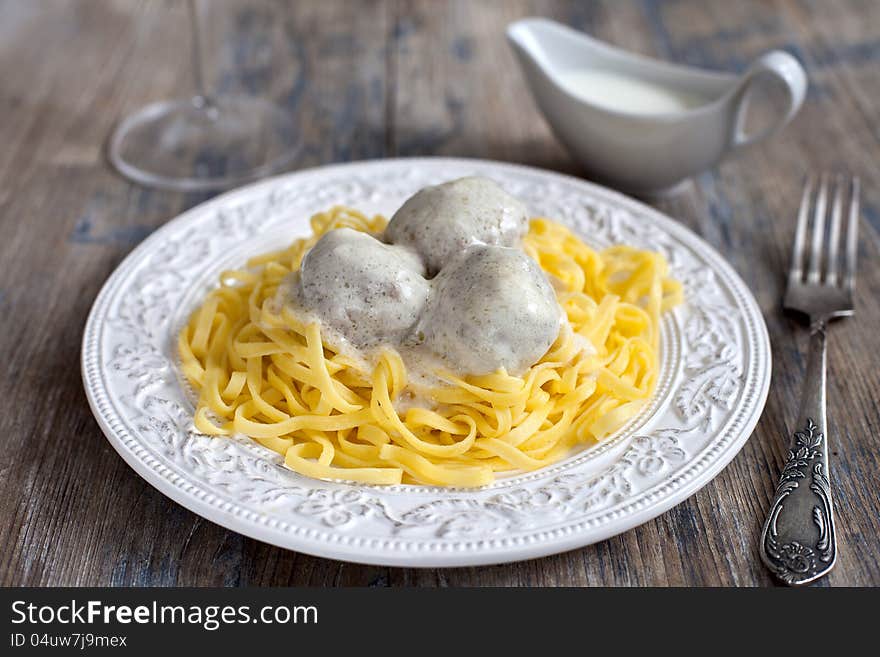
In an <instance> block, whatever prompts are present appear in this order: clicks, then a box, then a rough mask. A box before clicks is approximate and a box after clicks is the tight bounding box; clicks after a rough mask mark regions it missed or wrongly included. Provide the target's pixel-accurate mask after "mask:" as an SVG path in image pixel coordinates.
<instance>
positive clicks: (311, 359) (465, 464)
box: [179, 207, 682, 487]
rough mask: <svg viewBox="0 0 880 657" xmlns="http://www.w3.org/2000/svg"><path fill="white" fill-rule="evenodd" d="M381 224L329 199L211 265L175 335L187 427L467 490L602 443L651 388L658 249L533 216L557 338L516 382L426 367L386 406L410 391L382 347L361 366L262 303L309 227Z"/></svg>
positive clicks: (301, 460)
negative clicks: (294, 234) (554, 301)
mask: <svg viewBox="0 0 880 657" xmlns="http://www.w3.org/2000/svg"><path fill="white" fill-rule="evenodd" d="M385 224H386V220H385V219H384V218H383V217H381V216H374V217H372V218H369V217H367V216H365V215H363V214H361V213H360V212H357V211H355V210H352V209H349V208H344V207H335V208H333V209H332V210H330V211H329V212H323V213H319V214H316V215H315V216H314V217H312V219H311V225H312V230H313V235H312V236H311V237H308V238H304V239H298V240H296V241H295V242H294V243H293V244H292V245H291V246H290V247H289V248H287V249H286V250H283V251H277V252H274V253H268V254H265V255H261V256H257V257H255V258H252V259H251V260H250V261H248V263H247V267H246V268H245V269H240V270H234V271H225V272H223V273H222V274H221V275H220V287H218V288H216V289H215V290H213V291H212V292H211V293H210V294H209V295H208V297H207V299H206V300H205V302H204V303H203V305H202V306H201V307H200V308H199V309H198V310H196V311H195V313H193V315H192V317H191V319H190V320H189V323H188V324H187V326H186V327H185V328H184V329H183V330H182V331H181V333H180V337H179V350H180V356H181V359H182V364H183V373H184V374H185V376H186V378H187V379H188V380H189V381H190V383H191V384H192V385H193V386H194V387H195V389H196V390H197V391H198V392H199V401H198V406H197V410H196V412H195V420H194V421H195V426H196V428H197V429H198V430H199V431H201V432H203V433H205V434H208V435H217V436H221V435H231V434H244V435H247V436H250V437H251V438H253V439H254V440H256V441H257V442H259V443H260V444H262V445H264V446H266V447H268V448H270V449H272V450H274V451H276V452H278V453H279V454H282V455H283V456H284V460H285V463H286V465H287V466H288V467H290V468H291V469H293V470H295V471H296V472H299V473H302V474H304V475H308V476H310V477H315V478H319V479H341V480H349V481H359V482H365V483H370V484H400V483H418V484H428V485H437V486H455V487H472V486H481V485H484V484H488V483H491V482H492V481H493V480H494V477H495V474H494V473H496V472H501V471H505V470H512V469H520V470H534V469H536V468H540V467H542V466H545V465H548V464H550V463H553V462H554V461H556V460H558V459H560V458H561V457H563V456H565V455H566V454H568V453H569V452H570V451H571V449H572V447H573V446H575V445H576V444H579V443H591V442H594V441H599V440H602V439H603V438H604V437H606V436H608V435H609V434H611V433H612V432H614V431H615V430H617V429H618V428H619V427H620V426H621V425H622V424H623V423H624V422H626V421H627V420H628V419H629V418H631V417H632V416H633V415H635V414H636V413H637V412H638V411H639V409H640V408H641V407H642V406H643V404H644V403H645V402H646V401H647V399H648V398H649V397H650V395H651V393H652V391H653V388H654V384H655V382H656V378H657V370H658V347H659V331H660V316H661V314H662V313H663V312H664V311H666V310H668V309H669V308H671V307H673V306H675V305H676V304H678V303H680V302H681V300H682V289H681V285H680V284H679V283H678V282H677V281H674V280H672V279H670V278H668V277H667V264H666V262H665V260H664V259H663V257H662V256H661V255H659V254H657V253H652V252H649V251H642V250H638V249H635V248H632V247H628V246H612V247H610V248H607V249H604V250H603V251H594V250H593V249H591V248H589V247H587V246H586V245H585V244H583V243H582V242H581V241H580V240H579V239H578V238H577V237H575V236H574V235H573V234H572V233H571V232H570V231H569V230H568V229H567V228H565V227H564V226H562V225H560V224H557V223H554V222H552V221H550V220H548V219H543V218H539V219H533V220H532V221H531V223H530V227H529V232H528V234H527V235H526V237H525V238H524V249H525V251H526V253H528V254H529V255H530V256H531V257H532V258H534V259H535V260H536V261H537V262H538V263H539V264H540V265H541V267H542V268H543V270H544V271H545V272H546V273H547V274H548V275H549V276H550V277H551V280H553V281H554V285H555V287H556V290H557V298H558V301H559V304H560V306H561V307H562V308H563V309H564V311H565V314H566V315H567V318H568V322H567V323H566V322H563V328H562V329H561V331H560V333H559V336H558V337H557V339H556V341H555V343H554V344H553V345H552V346H551V347H550V349H549V350H548V352H547V353H546V354H545V355H544V357H543V358H541V360H540V361H539V362H538V363H536V364H535V365H534V366H532V367H531V368H530V369H529V370H528V371H527V372H525V374H523V375H522V376H511V375H509V374H507V373H506V372H504V371H499V372H496V373H495V374H490V375H485V376H467V377H463V378H461V377H457V376H455V375H453V374H450V373H448V372H438V377H439V379H440V380H441V381H442V382H443V383H442V384H439V385H436V386H432V387H430V388H429V389H427V390H418V391H417V392H418V396H417V397H416V399H421V400H425V401H424V403H423V404H422V405H421V406H420V405H418V404H407V405H406V410H405V411H403V410H402V411H401V412H400V413H398V412H397V411H396V410H395V402H396V401H398V400H399V399H402V398H411V397H412V395H413V386H412V384H410V385H408V383H407V370H406V367H405V366H404V363H403V360H402V359H401V357H400V355H399V354H398V353H397V352H396V351H394V350H393V349H390V348H389V349H384V350H382V351H381V352H380V354H379V356H378V358H377V362H376V363H375V365H374V366H373V369H372V371H371V372H369V371H364V366H363V364H362V363H360V362H357V361H355V360H354V359H352V358H350V357H347V356H346V355H344V354H342V353H337V352H335V351H334V350H333V349H331V348H329V347H328V346H327V345H325V344H323V342H322V340H321V333H320V328H319V325H318V324H315V323H311V324H308V325H306V324H303V323H302V322H301V321H300V320H299V319H298V318H297V317H296V316H295V315H294V313H293V312H292V311H291V309H290V308H288V307H286V306H285V305H284V304H278V303H277V302H276V300H275V297H276V292H277V291H278V288H279V286H281V285H283V284H286V283H287V281H286V280H285V279H286V277H287V276H288V275H289V274H290V273H291V272H293V271H295V270H298V269H299V266H300V262H301V260H302V257H303V255H304V254H305V253H306V252H307V251H308V250H309V249H310V248H311V247H312V245H314V244H315V242H316V241H317V240H318V238H319V237H320V236H321V235H323V234H324V233H326V232H327V231H329V230H333V229H336V228H342V227H349V228H353V229H356V230H361V231H367V232H370V233H374V234H377V233H380V232H381V231H382V230H383V229H384V227H385ZM422 406H424V407H422ZM401 408H402V406H401Z"/></svg>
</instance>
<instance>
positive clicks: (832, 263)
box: [825, 176, 846, 285]
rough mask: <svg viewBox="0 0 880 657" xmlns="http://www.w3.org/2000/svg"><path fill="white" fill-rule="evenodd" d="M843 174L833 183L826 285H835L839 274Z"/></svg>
mask: <svg viewBox="0 0 880 657" xmlns="http://www.w3.org/2000/svg"><path fill="white" fill-rule="evenodd" d="M845 184H846V183H845V181H844V178H843V176H838V177H837V182H836V183H835V185H834V201H833V202H832V204H831V226H830V227H829V229H828V255H827V260H826V261H825V282H826V283H827V284H828V285H837V278H838V275H839V267H838V263H839V261H840V254H839V253H838V249H839V245H840V227H841V215H842V214H843V187H844V185H845Z"/></svg>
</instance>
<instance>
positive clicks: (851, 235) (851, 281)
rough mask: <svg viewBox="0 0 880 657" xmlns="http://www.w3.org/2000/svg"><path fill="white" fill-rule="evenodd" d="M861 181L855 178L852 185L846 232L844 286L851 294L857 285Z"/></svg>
mask: <svg viewBox="0 0 880 657" xmlns="http://www.w3.org/2000/svg"><path fill="white" fill-rule="evenodd" d="M859 187H860V185H859V179H858V178H855V177H854V178H853V179H852V184H851V190H850V191H851V194H852V195H851V196H850V201H849V222H848V223H849V226H848V227H847V230H846V277H845V278H844V282H843V284H844V286H845V287H846V289H847V290H849V291H850V292H852V291H853V288H854V287H855V283H856V251H857V250H858V235H859V192H860V189H859Z"/></svg>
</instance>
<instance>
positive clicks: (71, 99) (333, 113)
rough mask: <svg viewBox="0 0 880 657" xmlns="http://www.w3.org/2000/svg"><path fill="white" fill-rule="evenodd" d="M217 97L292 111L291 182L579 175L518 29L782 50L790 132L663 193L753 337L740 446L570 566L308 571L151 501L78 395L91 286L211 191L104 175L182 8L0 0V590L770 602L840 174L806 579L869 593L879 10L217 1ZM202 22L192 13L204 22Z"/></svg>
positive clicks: (626, 41) (185, 81)
mask: <svg viewBox="0 0 880 657" xmlns="http://www.w3.org/2000/svg"><path fill="white" fill-rule="evenodd" d="M209 14H210V15H211V16H214V17H215V18H216V19H217V20H218V21H219V20H220V18H219V17H222V19H223V20H222V21H221V24H220V27H218V28H217V29H216V31H215V33H212V36H213V37H214V39H213V41H214V42H215V46H214V49H213V52H214V56H213V61H214V62H215V63H216V68H215V70H214V71H213V72H212V76H211V78H210V79H211V80H212V83H213V84H215V85H217V86H219V87H220V88H221V89H224V90H243V91H247V92H249V93H257V94H265V95H268V96H271V97H273V98H276V99H278V100H279V101H280V102H282V103H284V104H285V105H286V106H287V107H289V108H290V110H291V111H292V113H293V116H294V117H295V121H296V125H297V128H298V130H299V134H300V135H301V149H300V155H299V158H298V160H297V163H296V167H297V168H305V167H310V166H315V165H320V164H324V163H330V162H338V161H347V160H354V159H365V158H375V157H385V156H398V155H454V156H467V157H483V158H490V159H498V160H505V161H511V162H521V163H525V164H530V165H535V166H540V167H545V168H549V169H554V170H558V171H563V172H566V173H577V167H576V165H575V164H574V162H573V161H572V160H571V159H570V158H569V157H568V155H567V154H566V153H565V151H564V149H563V148H562V147H561V146H560V145H559V144H558V143H557V142H556V141H555V140H554V139H553V137H552V135H551V134H550V132H549V129H548V128H547V126H546V124H545V123H544V122H543V120H542V119H541V117H540V115H539V114H538V112H537V109H536V108H535V105H534V103H533V102H532V100H531V98H530V97H529V95H528V93H527V91H526V89H525V86H524V84H523V82H522V80H521V78H520V74H519V72H518V70H517V69H516V67H515V64H514V61H513V58H512V56H511V53H510V52H509V50H508V48H507V45H506V43H505V41H504V37H503V30H504V26H505V25H506V23H507V22H509V21H511V20H514V19H516V18H519V17H523V16H527V15H543V16H548V17H551V18H555V19H558V20H561V21H564V22H566V23H568V24H570V25H572V26H574V27H575V28H578V29H583V30H586V31H588V32H590V33H591V34H594V35H596V36H598V37H600V38H603V39H607V40H609V41H611V42H613V43H616V44H619V45H621V46H623V47H626V48H629V49H632V50H635V51H639V52H643V53H645V54H648V55H652V56H657V57H661V58H666V59H672V60H676V61H681V62H685V63H689V64H693V65H698V66H706V67H710V68H720V69H730V70H742V69H743V68H744V67H745V66H747V64H748V62H749V61H750V60H751V59H752V58H753V57H755V56H756V55H758V54H760V53H762V52H764V51H766V50H768V49H771V48H776V47H784V48H787V49H788V50H790V51H791V52H793V53H794V54H795V55H796V56H798V57H799V58H800V59H801V61H802V62H803V63H804V64H805V66H806V67H807V69H808V71H809V74H810V78H811V88H810V92H809V95H808V98H807V101H806V103H805V105H804V107H803V109H802V111H801V113H800V114H799V116H798V117H797V118H796V120H795V121H794V122H793V124H792V125H791V126H790V127H789V128H788V129H787V130H786V131H785V132H784V133H782V134H781V135H779V136H778V137H777V138H775V139H774V140H772V141H771V142H769V143H765V144H761V145H758V146H756V147H754V148H752V149H750V150H748V151H746V152H744V153H742V154H741V155H739V156H737V157H734V158H731V159H729V160H727V161H725V162H724V163H723V164H722V165H721V166H720V167H719V168H717V169H714V170H712V171H709V172H706V173H704V174H702V175H700V176H699V177H698V178H696V179H695V180H693V181H692V182H691V183H689V185H688V186H687V188H686V189H685V191H684V192H683V193H682V194H680V195H678V196H676V197H672V198H668V199H664V200H663V201H661V202H659V203H657V204H656V205H657V207H659V208H660V209H661V210H663V211H664V212H667V213H668V214H670V215H672V216H673V217H676V218H677V219H679V220H680V221H681V222H683V223H684V224H685V225H687V226H689V227H690V228H692V229H693V230H694V231H696V232H697V233H699V234H700V235H702V236H703V237H704V238H705V239H706V240H707V241H708V242H710V243H711V244H713V245H714V246H716V247H717V248H718V249H719V250H720V251H721V252H722V253H723V254H724V255H725V256H726V257H727V258H728V259H729V260H730V262H731V263H732V264H733V266H734V267H735V268H736V270H737V271H738V272H739V273H740V274H741V275H742V276H743V278H744V279H745V280H746V282H747V283H748V284H749V286H750V287H751V289H752V290H753V292H754V293H755V296H756V298H757V299H758V302H759V304H760V306H761V308H762V310H763V312H764V316H765V317H766V320H767V325H768V328H769V330H770V335H771V341H772V344H773V358H774V372H773V383H772V387H771V390H770V397H769V400H768V403H767V408H766V411H765V413H764V415H763V418H762V419H761V421H760V423H759V424H758V427H757V429H756V431H755V434H754V435H753V437H752V438H751V440H750V441H749V442H748V443H747V444H746V446H745V447H744V448H743V450H742V452H741V453H740V454H739V455H738V456H737V457H736V458H735V459H734V460H733V462H732V463H731V464H730V465H729V466H728V467H727V468H726V469H725V470H724V471H723V472H722V473H721V474H720V475H719V476H718V477H717V478H716V479H715V480H714V481H713V482H711V483H710V484H709V485H707V486H706V487H705V488H703V489H702V490H701V491H699V492H698V493H697V494H696V495H694V496H693V497H692V498H690V499H689V500H687V501H686V502H684V503H682V504H680V505H679V506H677V507H675V508H674V509H672V510H671V511H669V512H667V513H665V514H663V515H662V516H660V517H659V518H657V519H656V520H654V521H651V522H648V523H646V524H645V525H643V526H641V527H638V528H637V529H634V530H632V531H629V532H626V533H624V534H622V535H620V536H617V537H615V538H612V539H609V540H607V541H603V542H601V543H599V544H597V545H593V546H590V547H587V548H584V549H579V550H575V551H572V552H568V553H565V554H561V555H557V556H553V557H548V558H544V559H540V560H534V561H527V562H523V563H518V564H509V565H502V566H495V567H481V568H463V569H450V570H435V569H427V570H418V569H397V568H381V567H368V566H359V565H353V564H346V563H342V562H336V561H330V560H325V559H320V558H314V557H309V556H306V555H301V554H296V553H293V552H289V551H285V550H281V549H278V548H274V547H271V546H268V545H265V544H262V543H259V542H257V541H254V540H251V539H248V538H245V537H243V536H240V535H238V534H235V533H232V532H229V531H227V530H225V529H223V528H221V527H219V526H217V525H214V524H212V523H210V522H208V521H206V520H203V519H201V518H200V517H198V516H196V515H194V514H192V513H190V512H189V511H187V510H185V509H183V508H182V507H180V506H178V505H177V504H175V503H173V502H171V501H170V500H168V499H166V498H165V497H164V496H162V495H161V494H159V493H158V492H157V491H155V490H154V489H153V488H151V487H150V486H149V485H147V484H146V483H145V482H144V481H143V480H141V479H140V478H139V477H138V476H137V475H136V474H134V472H133V471H132V470H131V469H130V468H128V466H126V465H125V464H124V463H123V461H122V460H121V459H120V458H119V457H118V456H117V455H116V453H115V452H114V451H113V450H112V449H111V448H110V446H109V444H108V443H107V441H106V440H105V439H104V438H103V436H102V434H101V432H100V430H99V429H98V426H97V424H96V423H95V421H94V420H93V418H92V416H91V414H90V412H89V409H88V406H87V404H86V401H85V397H84V394H83V392H82V384H81V382H80V375H79V346H80V340H81V337H82V328H83V324H84V322H85V318H86V315H87V313H88V310H89V308H90V306H91V303H92V301H93V300H94V298H95V295H96V294H97V292H98V290H99V289H100V287H101V285H102V283H103V282H104V280H105V279H106V277H107V276H108V275H109V274H110V272H111V271H112V270H113V268H114V267H115V266H116V265H117V264H118V263H119V262H120V260H121V259H122V258H123V257H124V256H125V254H126V253H128V251H130V250H131V248H132V247H133V246H134V245H135V244H136V243H137V242H139V241H140V240H141V239H142V238H143V237H145V236H146V235H148V234H149V233H150V232H151V231H152V230H154V229H155V228H157V227H158V226H160V225H161V224H162V223H163V222H165V221H167V220H168V219H170V218H172V217H174V216H175V215H177V214H178V213H180V212H181V211H183V210H185V209H186V208H188V207H191V206H192V205H194V204H196V203H199V202H201V201H203V200H205V199H206V198H207V196H206V195H202V194H176V193H168V192H158V191H151V190H146V189H142V188H139V187H136V186H134V185H131V184H129V183H127V182H125V181H124V180H122V179H121V178H119V177H117V176H116V175H114V174H113V173H112V172H111V171H109V170H108V168H107V167H106V166H105V163H104V160H103V156H102V146H103V143H104V140H105V139H106V136H107V135H108V133H109V131H110V130H111V128H112V126H113V124H114V122H115V121H117V120H118V119H119V118H121V117H122V116H124V115H125V114H127V113H129V112H131V111H133V110H135V109H137V108H138V107H140V106H142V105H144V104H145V103H147V102H150V101H154V100H159V99H164V98H170V97H173V96H180V95H185V94H186V93H188V92H189V90H190V89H191V84H192V82H191V72H190V71H189V69H188V66H187V64H186V62H187V61H188V53H189V50H188V48H189V44H188V40H187V39H188V35H187V24H186V13H185V6H184V5H183V3H181V2H179V1H177V0H174V1H171V0H169V1H167V2H163V1H160V0H150V1H149V2H146V1H143V2H137V1H135V0H53V1H52V2H30V1H29V0H0V80H2V83H0V144H3V148H2V149H0V222H2V233H0V234H2V236H3V237H2V239H0V271H2V274H3V275H2V278H0V317H2V320H0V321H2V331H0V350H2V355H3V358H2V361H0V362H2V365H0V368H2V372H3V377H2V380H0V400H2V401H0V436H2V441H3V450H2V454H0V583H2V584H6V585H22V584H27V585H49V584H59V585H73V584H78V585H184V586H186V585H312V586H325V585H326V586H332V585H366V586H398V585H403V586H471V585H505V586H507V585H510V586H529V585H551V586H553V585H601V584H605V585H770V584H772V581H771V578H770V577H769V576H768V574H767V573H766V572H765V570H764V568H763V567H762V566H761V564H760V561H759V559H758V555H757V540H758V534H759V531H760V526H761V522H762V520H763V518H764V514H765V512H766V510H767V508H768V506H769V502H770V498H771V495H772V490H773V487H774V484H775V481H776V477H777V474H778V472H779V471H780V469H781V467H782V463H783V460H784V454H785V449H786V447H785V445H786V438H785V437H786V436H787V434H788V433H789V431H790V430H791V429H792V422H793V421H794V420H795V415H796V411H797V408H796V406H797V403H796V401H797V396H798V390H799V385H800V379H801V377H802V375H803V372H804V357H803V354H804V349H805V347H806V335H805V332H804V331H803V330H802V329H801V328H800V327H799V326H798V325H797V324H796V323H795V322H794V321H792V320H791V319H789V318H787V317H785V316H784V315H783V314H782V313H781V311H780V298H781V295H782V289H783V280H784V273H785V270H786V267H787V263H788V251H789V244H790V241H791V239H792V234H793V230H794V212H795V208H796V205H797V203H798V199H799V196H800V186H801V183H802V180H803V177H804V174H805V173H806V172H807V171H808V170H809V169H824V168H828V169H835V168H838V169H845V170H848V171H851V172H853V173H855V174H858V175H859V176H861V177H862V180H863V188H864V198H863V207H864V210H863V223H862V227H861V231H862V232H861V234H862V239H861V243H860V247H859V258H860V276H859V286H858V295H857V297H858V298H857V307H858V313H857V317H856V319H855V320H848V321H844V322H840V323H838V324H836V325H835V326H833V328H832V330H831V333H830V341H829V343H830V351H829V364H830V370H829V389H828V395H829V421H830V426H831V427H832V431H831V432H830V434H831V435H830V440H831V445H832V447H833V457H832V477H833V480H834V485H835V491H836V499H835V502H836V505H837V513H838V519H839V531H840V535H839V541H840V560H839V562H838V565H837V567H836V568H835V570H834V571H833V572H832V573H831V575H830V576H829V577H828V578H827V579H826V580H823V581H822V582H821V583H820V585H878V584H880V538H878V537H880V499H878V491H880V475H878V472H880V462H878V453H880V408H878V400H880V374H878V372H880V367H878V365H880V356H878V354H880V339H878V332H877V326H878V325H880V304H878V303H877V300H878V299H880V260H878V259H880V158H878V153H880V3H877V2H867V1H865V2H861V1H858V0H850V1H847V2H835V3H826V2H808V1H806V0H803V1H798V0H778V1H776V2H764V1H760V0H755V1H751V2H738V3H730V2H726V1H725V0H712V1H709V2H696V1H694V2H690V1H684V0H683V1H670V2H659V1H654V0H645V1H643V2H581V1H578V0H570V1H564V0H534V1H527V0H516V1H510V2H501V1H490V2H480V3H476V2H466V1H460V2H448V3H447V2H435V1H428V0H424V1H420V2H403V1H395V0H372V1H370V2H356V3H355V2H345V1H342V0H317V1H311V2H310V1H303V0H298V1H297V2H280V1H278V2H270V1H268V0H262V1H260V2H257V1H248V0H236V1H232V0H222V1H220V0H212V1H211V2H210V9H209ZM209 18H210V16H209Z"/></svg>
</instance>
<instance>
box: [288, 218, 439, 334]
mask: <svg viewBox="0 0 880 657" xmlns="http://www.w3.org/2000/svg"><path fill="white" fill-rule="evenodd" d="M424 273H425V268H424V265H423V264H422V261H421V260H420V259H419V257H418V255H417V254H416V253H414V252H412V251H410V250H409V249H407V248H405V247H402V246H393V245H388V244H383V243H382V242H380V241H379V240H377V239H376V238H375V237H373V236H372V235H369V234H367V233H362V232H360V231H356V230H352V229H350V228H339V229H337V230H332V231H330V232H328V233H326V234H325V235H324V236H323V237H321V239H320V240H318V243H317V244H315V246H314V247H312V249H311V250H310V251H309V252H308V253H306V255H305V257H304V258H303V261H302V267H301V268H300V275H299V281H298V283H297V284H296V286H297V288H298V289H296V290H295V297H296V298H297V300H298V301H299V303H300V304H301V305H302V306H303V308H304V309H305V310H307V311H311V312H313V313H314V314H315V315H317V317H318V318H319V319H320V320H321V322H322V323H323V324H324V325H325V326H328V327H330V328H332V329H335V330H336V331H338V332H339V333H340V334H342V336H344V337H345V338H346V339H347V340H348V341H349V342H351V343H352V344H353V345H355V346H357V347H373V346H376V345H379V344H383V343H390V344H397V343H399V342H400V341H401V340H402V339H403V337H404V336H405V335H406V334H407V332H408V331H409V330H410V328H411V327H412V326H413V324H414V323H415V322H416V321H417V320H418V318H419V315H420V314H421V312H422V310H423V308H424V306H425V302H426V300H427V298H428V291H429V283H428V281H427V280H425V278H424V276H423V274H424Z"/></svg>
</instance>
